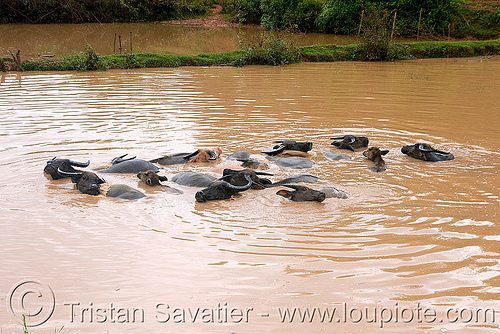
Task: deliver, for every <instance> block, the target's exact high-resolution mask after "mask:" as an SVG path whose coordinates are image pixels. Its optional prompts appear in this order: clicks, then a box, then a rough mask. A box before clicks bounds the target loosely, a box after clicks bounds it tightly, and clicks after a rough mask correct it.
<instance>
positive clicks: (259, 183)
mask: <svg viewBox="0 0 500 334" xmlns="http://www.w3.org/2000/svg"><path fill="white" fill-rule="evenodd" d="M259 175H266V176H272V175H273V174H270V173H265V172H256V171H253V170H251V169H243V170H233V169H229V168H226V169H224V171H223V172H222V177H221V178H220V179H219V180H222V181H226V182H229V183H231V184H232V185H234V186H244V185H246V184H247V183H248V178H250V179H251V180H252V186H251V187H252V189H264V188H265V187H266V185H270V184H271V183H272V182H271V181H270V180H269V179H266V178H261V177H259Z"/></svg>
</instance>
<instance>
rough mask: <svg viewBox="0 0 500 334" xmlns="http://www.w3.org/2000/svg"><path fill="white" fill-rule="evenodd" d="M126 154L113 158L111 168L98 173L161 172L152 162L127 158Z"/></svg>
mask: <svg viewBox="0 0 500 334" xmlns="http://www.w3.org/2000/svg"><path fill="white" fill-rule="evenodd" d="M125 156H126V154H124V155H121V156H119V157H116V158H113V160H111V164H112V165H111V167H109V168H106V169H100V170H98V172H100V173H119V174H126V173H134V174H136V173H139V172H145V171H147V170H153V171H155V172H159V171H160V169H159V168H158V167H156V166H155V165H153V164H152V163H151V162H149V161H146V160H142V159H137V158H136V157H130V158H125Z"/></svg>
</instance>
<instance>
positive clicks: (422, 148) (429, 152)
mask: <svg viewBox="0 0 500 334" xmlns="http://www.w3.org/2000/svg"><path fill="white" fill-rule="evenodd" d="M401 152H402V153H404V154H406V155H408V156H409V157H412V158H415V159H420V160H424V161H433V162H436V161H445V160H453V159H455V157H454V156H453V154H451V153H449V152H443V151H439V150H436V149H435V148H432V147H431V145H429V144H418V143H417V144H414V145H406V146H403V147H402V148H401Z"/></svg>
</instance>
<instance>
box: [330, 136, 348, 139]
mask: <svg viewBox="0 0 500 334" xmlns="http://www.w3.org/2000/svg"><path fill="white" fill-rule="evenodd" d="M344 138H345V136H342V137H333V138H330V139H344Z"/></svg>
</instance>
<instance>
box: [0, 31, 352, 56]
mask: <svg viewBox="0 0 500 334" xmlns="http://www.w3.org/2000/svg"><path fill="white" fill-rule="evenodd" d="M131 33H132V50H133V52H136V53H138V52H141V53H166V54H173V55H195V54H200V53H214V52H227V51H235V50H240V49H241V46H242V45H243V46H244V45H246V43H249V42H257V41H259V40H260V39H261V36H262V35H265V34H266V32H265V31H264V30H262V29H261V28H259V27H258V26H243V27H217V28H214V27H202V26H196V25H177V24H176V25H173V24H166V23H161V22H156V23H105V24H98V23H86V24H42V25H39V24H0V56H3V57H10V54H9V53H8V51H7V50H10V51H12V52H14V53H15V52H16V50H21V56H22V58H23V59H31V58H37V57H39V56H55V57H58V58H60V57H63V56H68V55H71V54H73V53H75V52H81V51H84V50H85V48H86V47H87V45H91V46H92V47H93V48H94V49H95V50H96V51H97V53H98V54H99V55H109V54H113V53H116V54H119V53H120V41H121V46H122V50H121V52H122V53H130V47H131V45H130V39H131V38H130V34H131ZM115 35H116V36H115ZM282 36H283V38H286V39H287V40H289V41H291V42H293V43H294V45H296V46H306V45H317V44H320V45H323V44H339V45H345V44H351V43H355V42H356V36H339V35H332V34H320V33H307V34H306V33H282Z"/></svg>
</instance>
